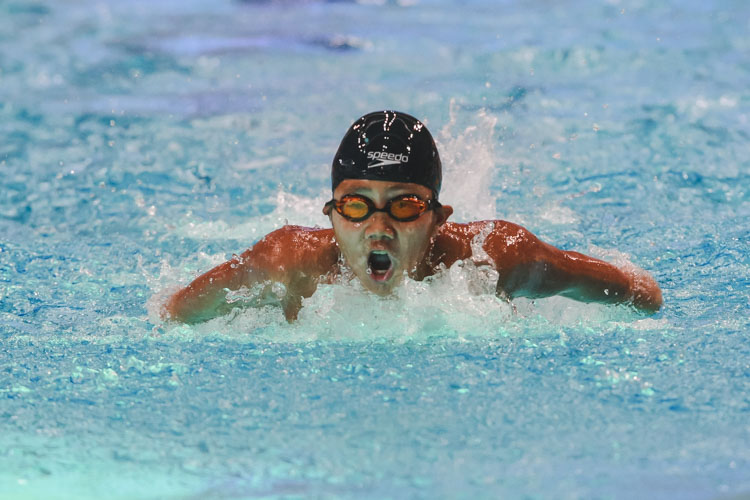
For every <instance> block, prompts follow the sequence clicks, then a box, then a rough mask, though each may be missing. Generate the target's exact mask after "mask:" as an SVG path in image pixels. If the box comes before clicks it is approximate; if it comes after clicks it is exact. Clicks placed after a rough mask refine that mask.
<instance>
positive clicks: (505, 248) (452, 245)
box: [434, 220, 536, 267]
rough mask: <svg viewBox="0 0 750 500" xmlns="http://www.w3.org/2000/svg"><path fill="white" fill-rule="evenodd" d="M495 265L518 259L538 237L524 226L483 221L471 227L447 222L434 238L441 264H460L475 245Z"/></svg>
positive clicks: (469, 255)
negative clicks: (520, 253)
mask: <svg viewBox="0 0 750 500" xmlns="http://www.w3.org/2000/svg"><path fill="white" fill-rule="evenodd" d="M477 238H479V239H481V240H482V242H481V244H482V247H483V248H484V250H485V251H486V252H487V253H488V254H489V256H490V257H491V258H492V260H494V261H495V264H496V265H497V264H500V263H501V262H502V261H503V260H505V259H508V258H512V257H515V256H516V255H515V254H517V253H518V251H519V250H521V249H522V248H523V247H525V246H526V245H527V244H528V243H530V242H532V241H534V240H536V237H535V236H534V235H533V234H532V233H530V232H529V231H528V230H527V229H525V228H524V227H523V226H520V225H518V224H515V223H513V222H508V221H505V220H481V221H474V222H468V223H458V222H446V223H445V224H443V225H442V226H441V227H440V230H439V231H438V234H437V236H436V237H435V251H434V254H435V256H436V257H437V260H438V262H440V263H443V264H445V265H446V266H448V267H450V266H451V265H452V264H453V263H454V262H456V261H458V260H464V259H468V258H471V257H472V253H473V250H472V245H476V244H477V243H479V241H478V240H477Z"/></svg>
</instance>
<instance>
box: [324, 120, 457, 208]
mask: <svg viewBox="0 0 750 500" xmlns="http://www.w3.org/2000/svg"><path fill="white" fill-rule="evenodd" d="M344 179H367V180H373V181H395V182H413V183H415V184H420V185H422V186H425V187H428V188H430V189H431V190H432V192H433V195H434V196H435V198H437V195H438V193H439V192H440V183H441V182H442V179H443V169H442V165H441V164H440V156H438V151H437V147H436V146H435V141H434V140H433V139H432V135H430V132H429V131H428V130H427V127H425V126H424V125H423V124H422V122H420V121H419V120H417V119H416V118H414V117H413V116H411V115H407V114H406V113H401V112H399V111H376V112H374V113H369V114H367V115H365V116H363V117H362V118H360V119H359V120H357V121H356V122H354V123H353V124H352V126H351V127H349V130H347V132H346V135H345V136H344V138H343V139H342V140H341V145H340V146H339V150H338V151H337V152H336V156H335V157H334V158H333V166H332V168H331V181H332V184H333V189H336V186H338V185H339V183H340V182H341V181H343V180H344Z"/></svg>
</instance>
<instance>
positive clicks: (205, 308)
mask: <svg viewBox="0 0 750 500" xmlns="http://www.w3.org/2000/svg"><path fill="white" fill-rule="evenodd" d="M251 254H252V249H250V250H247V251H246V252H245V253H243V254H242V255H241V256H239V257H233V258H232V259H231V260H229V261H227V262H224V263H223V264H220V265H218V266H216V267H215V268H213V269H211V270H210V271H208V272H206V273H204V274H202V275H200V276H198V277H197V278H195V280H193V282H192V283H190V284H189V285H188V286H186V287H185V288H183V289H181V290H179V291H178V292H177V293H175V294H174V295H172V296H171V297H170V298H169V300H168V301H167V303H166V304H165V306H164V314H163V316H164V318H165V319H170V320H173V321H178V322H181V323H198V322H201V321H206V320H209V319H211V318H214V317H216V316H220V315H222V314H225V313H227V312H229V310H230V309H231V308H232V304H230V303H228V302H227V300H226V297H227V292H228V291H230V290H239V289H240V288H242V286H252V284H253V283H254V282H260V281H261V280H262V279H263V275H265V274H266V273H264V272H263V270H262V269H253V268H252V267H251V266H250V264H249V262H251V258H250V257H251Z"/></svg>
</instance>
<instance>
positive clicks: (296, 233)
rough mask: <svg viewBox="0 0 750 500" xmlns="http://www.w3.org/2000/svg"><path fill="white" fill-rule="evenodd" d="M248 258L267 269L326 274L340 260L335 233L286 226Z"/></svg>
mask: <svg viewBox="0 0 750 500" xmlns="http://www.w3.org/2000/svg"><path fill="white" fill-rule="evenodd" d="M248 254H249V255H251V256H252V257H253V258H254V259H256V260H257V261H259V262H262V263H263V266H264V267H267V268H276V269H279V270H285V271H288V272H289V271H291V272H303V273H320V274H325V273H328V272H329V271H330V269H332V268H333V267H334V266H335V265H336V263H337V262H338V259H339V250H338V247H337V246H336V241H335V239H334V235H333V229H322V228H314V227H305V226H294V225H286V226H283V227H281V228H279V229H277V230H275V231H272V232H270V233H268V234H267V235H266V236H265V237H264V238H263V239H261V240H260V241H258V242H257V243H256V244H255V245H254V246H253V247H252V248H251V249H249V250H248Z"/></svg>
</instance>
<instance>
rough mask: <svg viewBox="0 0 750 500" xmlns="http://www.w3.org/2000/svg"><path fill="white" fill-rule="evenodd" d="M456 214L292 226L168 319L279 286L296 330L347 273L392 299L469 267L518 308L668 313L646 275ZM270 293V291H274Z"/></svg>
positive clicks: (193, 315) (201, 314)
mask: <svg viewBox="0 0 750 500" xmlns="http://www.w3.org/2000/svg"><path fill="white" fill-rule="evenodd" d="M347 194H359V195H364V196H366V197H368V198H370V199H371V200H373V201H374V202H375V205H376V206H377V207H378V208H382V207H383V206H384V205H385V204H386V202H388V201H389V200H390V199H392V198H394V197H396V196H399V195H402V194H415V195H418V196H419V197H420V198H422V199H423V200H427V199H429V198H430V197H431V192H430V190H429V189H428V188H426V187H423V186H421V185H417V184H409V183H399V182H385V181H365V180H345V181H342V182H341V183H340V184H339V185H338V186H337V187H336V190H335V191H334V198H335V199H340V198H341V197H342V196H344V195H347ZM452 212H453V209H452V208H451V207H450V206H448V205H444V206H442V207H439V208H436V209H435V210H430V211H427V212H425V213H424V214H422V215H421V216H420V217H419V218H418V219H416V220H414V221H410V222H400V221H397V220H395V219H393V218H392V217H390V215H388V214H386V213H384V212H375V213H373V214H372V215H371V216H370V217H369V218H367V219H365V220H364V221H361V222H352V221H349V220H347V219H345V218H344V217H342V216H341V215H340V214H339V213H337V212H336V211H335V210H330V211H326V212H325V213H326V214H327V215H328V216H329V218H330V220H331V225H332V227H333V229H311V228H305V227H300V226H285V227H283V228H281V229H278V230H276V231H274V232H272V233H270V234H268V235H267V236H266V237H265V238H263V239H262V240H260V241H259V242H258V243H256V244H255V245H254V246H253V247H252V248H250V249H248V250H246V251H245V252H244V253H243V254H242V255H240V256H239V257H237V258H234V259H233V260H230V261H228V262H225V263H224V264H221V265H219V266H217V267H215V268H214V269H212V270H210V271H208V272H207V273H205V274H203V275H201V276H199V277H198V278H196V279H195V280H194V281H193V282H192V283H190V284H189V285H188V286H187V287H185V288H183V289H182V290H180V291H178V292H177V293H175V294H174V295H173V296H172V297H170V298H169V300H168V301H167V303H166V304H165V307H164V317H165V318H168V319H172V320H175V321H181V322H188V323H193V322H198V321H203V320H207V319H210V318H213V317H215V316H217V315H220V314H224V313H225V312H228V311H229V310H230V309H231V308H233V307H235V306H234V305H233V304H229V303H227V301H226V294H227V290H237V289H239V288H241V287H242V286H246V287H252V286H253V285H256V284H258V283H270V282H276V283H281V284H282V285H284V286H285V288H286V293H285V295H284V296H283V297H280V298H279V301H280V305H281V306H282V308H283V310H284V314H285V316H286V318H287V320H289V321H293V320H294V319H296V317H297V314H298V313H299V310H300V308H301V306H302V298H303V297H310V296H311V295H312V294H313V293H315V290H316V289H317V286H318V285H319V284H321V283H331V282H333V281H334V280H335V279H336V278H337V277H338V276H339V275H340V274H341V273H342V272H343V271H344V270H345V269H349V270H351V272H352V273H353V274H354V276H356V278H357V279H358V280H359V281H360V282H361V283H362V285H363V286H364V288H365V289H367V290H369V291H371V292H373V293H375V294H377V295H388V294H390V293H392V291H393V289H394V288H395V287H397V286H398V285H399V283H401V282H402V281H403V279H404V276H409V277H410V278H412V279H415V280H421V279H424V278H425V277H427V276H430V275H432V274H434V273H435V272H437V270H438V269H440V268H441V267H442V266H445V267H450V266H451V265H453V264H454V263H455V262H457V261H459V260H466V259H471V260H473V261H474V263H475V264H477V265H487V266H491V267H493V268H494V269H495V270H496V271H497V272H498V275H499V279H498V282H497V285H496V293H497V294H498V296H501V297H503V298H505V299H508V300H510V299H512V298H514V297H530V298H538V297H548V296H551V295H556V294H557V295H563V296H566V297H570V298H573V299H576V300H580V301H583V302H601V303H630V304H632V305H633V306H634V307H636V308H638V309H640V310H641V311H643V312H646V313H652V312H655V311H657V310H658V309H659V308H660V307H661V304H662V296H661V291H660V289H659V286H658V285H657V284H656V282H655V281H654V280H653V278H651V276H649V275H648V273H646V272H645V271H642V270H636V269H632V270H625V269H620V268H618V267H616V266H614V265H612V264H609V263H607V262H604V261H601V260H599V259H595V258H593V257H588V256H586V255H583V254H580V253H577V252H570V251H564V250H560V249H558V248H555V247H553V246H551V245H548V244H547V243H544V242H542V241H541V240H539V239H538V238H537V237H536V236H534V235H533V234H532V233H530V232H529V231H527V230H526V229H524V228H523V227H521V226H518V225H516V224H513V223H510V222H506V221H499V220H498V221H478V222H472V223H468V224H457V223H451V222H447V219H448V217H450V215H451V214H452ZM480 232H481V233H482V234H486V235H487V236H486V238H485V239H484V243H483V244H482V250H483V254H482V255H474V254H473V250H472V241H473V240H474V239H475V238H476V237H477V235H479V234H480ZM374 254H379V255H378V256H377V257H374ZM385 256H387V258H386V257H385ZM342 261H343V266H344V269H342V265H341V262H342ZM266 288H267V290H269V291H270V288H271V286H270V284H269V285H268V286H267V287H266Z"/></svg>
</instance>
